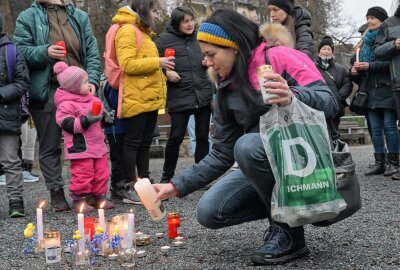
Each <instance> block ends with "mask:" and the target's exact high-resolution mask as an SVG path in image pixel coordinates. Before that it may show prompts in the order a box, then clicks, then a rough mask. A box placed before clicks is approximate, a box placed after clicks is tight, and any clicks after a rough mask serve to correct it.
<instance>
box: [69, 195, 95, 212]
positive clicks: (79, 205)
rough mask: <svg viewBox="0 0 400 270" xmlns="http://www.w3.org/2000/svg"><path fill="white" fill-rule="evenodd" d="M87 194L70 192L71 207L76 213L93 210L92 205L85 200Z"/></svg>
mask: <svg viewBox="0 0 400 270" xmlns="http://www.w3.org/2000/svg"><path fill="white" fill-rule="evenodd" d="M86 196H87V194H81V195H76V194H73V193H71V198H72V209H74V211H75V212H76V213H89V212H92V211H94V207H93V206H91V205H90V204H88V203H87V202H86Z"/></svg>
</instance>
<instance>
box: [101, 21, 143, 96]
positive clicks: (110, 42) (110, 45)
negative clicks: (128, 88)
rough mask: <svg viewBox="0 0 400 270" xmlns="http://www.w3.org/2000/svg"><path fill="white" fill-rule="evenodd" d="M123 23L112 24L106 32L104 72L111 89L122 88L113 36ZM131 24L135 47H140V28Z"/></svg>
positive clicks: (120, 71) (120, 72)
mask: <svg viewBox="0 0 400 270" xmlns="http://www.w3.org/2000/svg"><path fill="white" fill-rule="evenodd" d="M123 25H124V24H113V25H112V26H111V27H110V29H109V30H108V32H107V35H106V47H105V49H104V60H105V74H106V78H107V81H108V83H109V84H110V85H111V87H112V88H113V89H119V88H122V87H121V85H120V83H122V75H123V72H122V70H121V68H120V67H119V64H118V60H117V52H116V50H115V36H116V35H117V33H118V30H119V29H120V28H121V27H122V26H123ZM127 25H131V26H132V27H133V28H134V29H135V32H136V48H137V49H140V47H141V46H142V32H141V31H140V29H139V28H138V27H137V26H136V25H134V24H127Z"/></svg>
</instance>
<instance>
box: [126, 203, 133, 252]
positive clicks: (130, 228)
mask: <svg viewBox="0 0 400 270" xmlns="http://www.w3.org/2000/svg"><path fill="white" fill-rule="evenodd" d="M134 231H135V214H133V213H132V210H131V212H130V213H129V214H128V236H127V238H128V243H127V245H126V248H132V244H133V233H134Z"/></svg>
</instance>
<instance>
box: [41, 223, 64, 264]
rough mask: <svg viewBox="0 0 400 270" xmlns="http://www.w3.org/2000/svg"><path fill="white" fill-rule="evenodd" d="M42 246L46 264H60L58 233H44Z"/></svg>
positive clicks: (53, 231) (59, 239)
mask: <svg viewBox="0 0 400 270" xmlns="http://www.w3.org/2000/svg"><path fill="white" fill-rule="evenodd" d="M44 246H45V254H46V263H58V262H61V235H60V232H59V231H55V230H51V231H45V233H44Z"/></svg>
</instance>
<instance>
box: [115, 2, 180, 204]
mask: <svg viewBox="0 0 400 270" xmlns="http://www.w3.org/2000/svg"><path fill="white" fill-rule="evenodd" d="M158 7H159V3H158V1H157V0H134V1H132V4H131V6H124V7H122V8H120V9H118V12H117V14H116V15H115V16H114V17H113V19H112V22H113V24H116V23H118V24H121V27H120V28H119V30H118V32H117V34H116V36H115V49H116V54H117V60H118V63H119V65H120V68H121V70H122V71H123V78H122V80H123V87H124V89H123V91H122V92H123V95H122V97H119V98H121V99H122V102H121V108H120V110H121V118H124V119H126V125H127V127H128V130H127V134H126V136H125V141H124V147H123V168H124V179H123V182H124V183H125V189H126V190H130V191H132V193H134V192H135V191H134V190H133V184H134V183H135V182H136V181H137V179H138V178H150V171H149V152H150V145H151V142H152V140H153V132H154V129H155V126H156V123H157V115H158V110H159V109H162V108H163V107H164V106H165V96H166V93H167V87H166V84H165V76H164V74H163V73H162V69H171V70H172V69H174V65H175V64H174V62H173V57H168V58H166V57H159V54H158V51H157V47H156V45H155V43H154V42H153V41H152V39H151V37H152V36H153V35H154V34H155V33H154V32H155V31H156V30H157V29H156V25H155V22H156V21H157V20H158V14H157V9H158ZM131 24H134V25H135V26H136V27H137V28H139V30H140V31H141V33H140V35H141V41H142V42H141V46H140V48H137V46H138V45H137V43H136V39H137V38H138V37H137V33H136V30H135V28H133V27H132V26H131ZM136 169H137V174H136ZM132 203H135V204H140V200H139V198H138V197H137V198H136V199H135V200H133V201H132Z"/></svg>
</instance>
